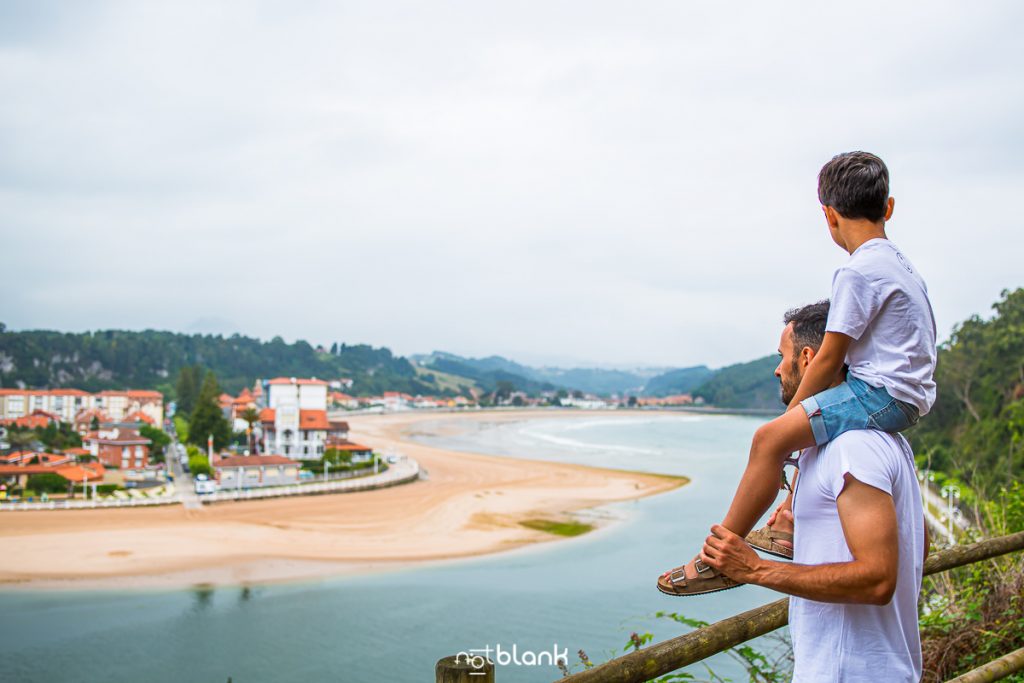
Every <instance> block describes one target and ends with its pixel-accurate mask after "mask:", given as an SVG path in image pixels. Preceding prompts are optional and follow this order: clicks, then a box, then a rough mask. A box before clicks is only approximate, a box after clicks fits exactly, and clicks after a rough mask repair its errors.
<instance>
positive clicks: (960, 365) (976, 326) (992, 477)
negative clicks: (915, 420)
mask: <svg viewBox="0 0 1024 683" xmlns="http://www.w3.org/2000/svg"><path fill="white" fill-rule="evenodd" d="M992 308H993V310H994V311H995V315H994V316H993V317H992V318H989V319H982V318H981V317H979V316H974V317H972V318H970V319H968V320H966V321H964V322H963V323H961V324H960V325H958V326H957V327H956V329H955V330H954V331H953V334H952V335H951V336H950V338H949V341H947V342H946V343H945V344H943V345H942V346H941V347H940V349H939V363H938V367H937V369H936V376H935V380H936V383H937V384H938V400H937V401H936V404H935V406H934V407H933V408H932V411H931V412H930V413H929V414H928V415H926V416H925V417H923V418H922V419H921V422H920V423H919V424H918V425H917V427H915V428H914V429H912V430H910V431H909V432H908V436H909V437H910V439H911V441H912V443H913V444H914V449H915V451H916V452H917V454H918V456H919V457H922V458H924V459H925V460H926V461H927V462H929V463H930V466H931V468H932V469H938V470H942V471H944V472H947V473H949V474H952V475H954V476H956V477H958V478H960V479H962V480H963V481H965V482H967V483H968V484H970V485H971V486H973V487H974V488H975V489H978V490H980V491H982V492H985V493H989V494H991V493H992V492H993V491H995V490H996V489H997V488H998V487H999V486H1003V485H1007V484H1009V483H1010V482H1012V481H1014V480H1017V479H1019V478H1020V476H1021V469H1022V467H1024V289H1017V290H1015V291H1012V292H1011V291H1004V292H1003V293H1002V298H1001V299H1000V300H999V301H998V302H996V303H995V304H994V305H993V306H992Z"/></svg>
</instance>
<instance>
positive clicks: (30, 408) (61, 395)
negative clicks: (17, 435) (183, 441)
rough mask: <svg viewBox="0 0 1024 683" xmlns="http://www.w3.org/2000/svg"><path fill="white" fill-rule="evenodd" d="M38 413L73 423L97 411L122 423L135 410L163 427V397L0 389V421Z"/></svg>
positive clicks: (142, 393)
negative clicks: (82, 415) (80, 415)
mask: <svg viewBox="0 0 1024 683" xmlns="http://www.w3.org/2000/svg"><path fill="white" fill-rule="evenodd" d="M37 410H42V411H46V412H47V413H51V414H53V415H55V416H56V417H57V419H58V420H59V421H60V422H73V421H75V419H76V417H77V416H78V415H79V414H81V413H82V411H87V410H98V411H100V412H103V413H105V414H106V415H107V417H109V418H111V419H114V420H122V419H124V418H125V416H127V415H129V414H131V413H134V412H136V411H142V412H144V413H145V414H147V415H148V416H149V417H151V418H152V419H153V424H163V420H164V398H163V395H162V394H161V393H160V392H159V391H147V390H134V389H133V390H128V391H101V392H99V393H97V394H90V393H88V392H85V391H82V390H81V389H45V390H40V389H0V420H9V419H14V418H19V417H25V416H26V415H31V414H32V413H33V412H34V411H37Z"/></svg>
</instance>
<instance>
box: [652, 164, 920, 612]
mask: <svg viewBox="0 0 1024 683" xmlns="http://www.w3.org/2000/svg"><path fill="white" fill-rule="evenodd" d="M818 199H819V201H820V202H821V205H822V210H823V211H824V214H825V220H826V222H827V224H828V228H829V232H830V233H831V235H832V239H833V241H834V242H835V243H836V244H837V245H839V246H840V247H842V248H843V249H844V250H845V251H847V252H848V253H849V254H850V259H849V261H848V262H847V264H846V265H845V266H843V267H842V268H840V269H839V270H837V271H836V273H835V276H834V277H833V279H832V296H831V301H832V303H831V308H830V310H829V314H828V324H827V325H826V328H825V329H826V332H825V338H824V340H823V342H822V345H821V349H820V350H819V352H818V354H817V355H816V356H815V357H814V359H813V360H812V362H811V363H810V365H809V366H808V368H807V371H806V373H805V374H804V377H803V379H802V380H801V382H800V386H799V388H798V389H797V391H796V395H795V396H794V397H793V400H792V401H791V402H790V404H789V409H788V410H787V411H786V413H785V414H783V415H782V416H781V417H778V418H776V419H774V420H772V421H771V422H769V423H768V424H766V425H764V426H762V427H760V428H759V429H758V430H757V432H756V433H755V434H754V439H753V443H752V444H751V448H750V456H749V459H748V462H747V469H746V471H745V472H744V473H743V477H742V478H741V480H740V485H739V488H738V489H737V491H736V495H735V496H734V497H733V501H732V505H731V506H730V507H729V512H728V514H727V515H726V517H725V519H724V520H723V521H722V526H724V527H725V528H726V529H728V530H730V531H732V532H733V533H735V534H737V535H739V536H741V537H743V536H746V535H747V534H748V533H749V532H750V530H751V528H752V527H753V526H754V523H755V522H756V521H757V520H758V519H759V518H760V517H761V515H762V514H764V512H765V511H766V510H767V509H768V507H769V506H770V505H771V504H772V502H773V501H774V500H775V497H776V495H777V492H778V482H779V478H780V474H781V471H782V467H783V463H784V462H785V461H786V459H787V457H788V456H789V455H790V454H791V453H793V452H794V451H799V450H802V449H804V448H809V447H811V446H814V445H819V446H820V445H822V444H825V443H827V442H828V441H830V440H832V439H834V438H835V437H836V436H838V435H839V434H842V433H843V432H846V431H849V430H851V429H879V430H882V431H887V432H899V431H902V430H904V429H906V428H907V427H910V426H912V425H913V424H915V423H916V422H917V420H918V418H919V417H920V416H921V415H925V414H926V413H927V412H928V411H929V410H930V409H931V406H932V404H933V403H934V402H935V382H934V380H933V378H932V376H933V373H934V370H935V336H936V335H935V319H934V315H933V313H932V309H931V303H930V302H929V300H928V290H927V287H926V285H925V283H924V280H923V279H921V276H920V275H919V274H918V273H917V271H916V269H915V268H914V266H913V265H912V264H911V263H910V261H909V260H908V259H907V258H906V257H905V256H904V255H903V254H902V253H901V252H900V251H899V250H898V249H897V248H896V246H895V245H893V244H892V243H891V242H889V240H888V237H886V234H885V223H886V221H888V220H889V218H891V217H892V211H893V206H894V201H893V198H892V197H890V196H889V170H888V169H887V168H886V166H885V163H884V162H883V161H882V160H881V159H879V158H878V157H877V156H875V155H873V154H868V153H867V152H848V153H846V154H840V155H837V156H835V157H833V158H832V160H831V161H829V162H828V163H827V164H825V166H824V167H822V169H821V172H820V173H819V174H818ZM844 362H845V363H847V364H848V365H849V372H848V375H847V381H846V382H844V383H842V384H840V385H839V386H837V387H834V388H832V389H827V387H828V386H829V384H830V383H831V381H832V378H834V377H835V375H836V372H838V371H839V370H840V369H841V368H842V366H843V363H844ZM826 389H827V390H826ZM865 457H869V456H865ZM737 585H740V584H739V583H738V582H737V581H734V580H732V579H730V578H729V577H728V576H725V575H724V574H720V573H718V572H717V571H715V570H714V569H713V568H712V567H710V566H708V565H706V564H705V563H704V562H703V561H701V559H700V556H699V555H698V556H697V557H695V558H694V559H693V560H691V561H690V562H689V563H687V564H686V565H684V566H682V567H677V568H676V569H673V570H670V571H668V572H665V573H664V574H662V575H661V576H660V577H659V578H658V590H660V591H661V592H663V593H667V594H669V595H700V594H702V593H713V592H715V591H720V590H725V589H727V588H732V587H734V586H737Z"/></svg>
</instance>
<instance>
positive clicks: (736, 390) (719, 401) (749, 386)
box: [693, 355, 784, 412]
mask: <svg viewBox="0 0 1024 683" xmlns="http://www.w3.org/2000/svg"><path fill="white" fill-rule="evenodd" d="M778 364H779V357H778V356H775V355H773V356H765V357H764V358H758V359H757V360H752V361H749V362H747V363H737V364H735V365H728V366H726V367H724V368H722V369H720V370H718V371H716V372H715V374H714V375H713V376H712V377H711V378H710V379H708V380H707V381H706V382H704V383H703V384H701V385H700V386H699V387H697V388H696V389H694V391H693V396H694V397H695V398H696V397H698V396H699V397H701V398H703V399H704V401H705V402H706V403H708V404H710V405H713V406H715V407H717V408H763V409H768V410H778V411H779V412H782V410H783V407H784V406H783V405H782V403H781V401H780V393H779V380H777V379H776V378H775V368H776V366H778Z"/></svg>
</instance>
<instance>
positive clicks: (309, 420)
mask: <svg viewBox="0 0 1024 683" xmlns="http://www.w3.org/2000/svg"><path fill="white" fill-rule="evenodd" d="M330 428H331V423H330V422H328V421H327V411H326V410H300V411H299V429H330Z"/></svg>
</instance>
